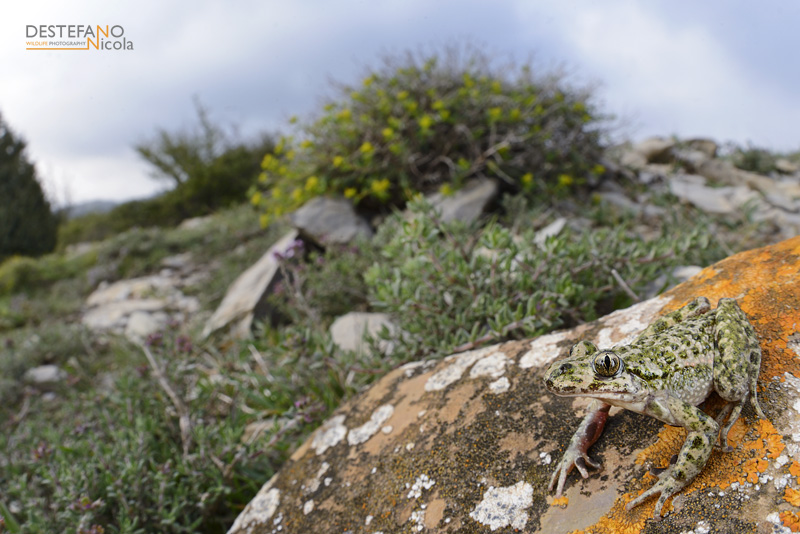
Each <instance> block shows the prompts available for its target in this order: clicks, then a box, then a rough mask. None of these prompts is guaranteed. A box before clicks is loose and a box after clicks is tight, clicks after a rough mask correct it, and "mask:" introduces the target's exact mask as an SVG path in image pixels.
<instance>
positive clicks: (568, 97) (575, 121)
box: [252, 51, 604, 224]
mask: <svg viewBox="0 0 800 534" xmlns="http://www.w3.org/2000/svg"><path fill="white" fill-rule="evenodd" d="M588 98H589V94H588V92H586V91H582V90H576V89H573V88H572V87H569V86H568V85H567V83H566V82H565V81H564V79H563V78H560V77H558V76H553V75H550V76H539V75H535V74H534V73H533V70H532V68H531V67H530V66H529V65H524V66H522V67H520V68H515V67H513V66H512V67H505V68H499V67H495V66H494V65H492V63H491V62H490V61H489V60H488V58H487V57H486V56H484V55H483V54H481V53H479V52H468V53H467V55H466V56H465V57H460V56H459V55H458V53H456V52H453V51H450V52H449V53H447V54H439V55H435V54H434V55H431V56H428V57H421V58H419V57H416V56H414V55H411V54H408V55H406V56H403V57H401V58H393V59H388V60H387V61H386V64H385V65H384V66H383V67H382V68H380V69H376V70H375V71H373V72H372V73H370V74H369V75H368V76H367V77H366V78H365V79H364V80H363V83H362V84H361V85H360V86H359V87H349V86H345V87H342V88H341V90H340V96H339V98H338V99H336V100H334V101H332V102H331V103H329V104H328V105H327V106H325V109H324V112H323V113H322V115H321V117H319V118H318V119H317V120H315V121H313V122H311V123H309V124H307V125H305V126H303V127H302V128H301V130H300V136H299V142H295V141H294V140H293V139H292V138H285V139H283V140H281V142H279V143H278V145H277V146H276V148H275V150H274V151H273V152H272V153H268V154H267V155H266V156H265V158H264V161H263V162H262V168H263V172H262V174H261V175H260V177H259V181H260V185H259V189H258V190H257V191H255V192H254V194H253V195H252V201H253V203H254V204H255V205H258V206H260V207H261V209H262V211H263V212H264V216H263V218H262V220H263V222H264V223H265V224H266V223H267V222H268V221H269V218H270V217H272V216H277V215H281V214H282V213H285V212H287V211H289V210H292V209H295V208H296V207H297V206H299V205H301V204H302V203H303V202H305V201H306V200H307V199H309V198H311V197H313V196H316V195H318V194H320V193H329V194H330V193H336V194H340V195H343V196H345V197H349V198H352V199H353V200H354V201H356V202H357V203H359V206H360V207H361V208H362V209H366V210H370V209H379V208H382V207H385V206H402V205H404V204H405V202H406V201H407V200H409V199H410V198H412V197H413V196H414V195H415V194H417V193H420V192H422V193H427V192H431V191H436V190H441V191H442V192H444V193H445V194H446V193H449V192H451V191H453V190H454V189H457V188H458V187H460V186H461V185H462V184H463V183H464V182H465V181H466V180H468V179H470V178H473V177H482V176H488V177H493V178H496V179H498V180H499V181H500V182H501V183H502V184H503V185H504V187H505V188H506V189H507V190H509V191H524V192H526V193H527V194H529V195H532V196H533V195H542V196H543V195H544V194H548V195H549V194H553V193H567V192H570V191H573V190H574V189H575V188H576V186H579V185H581V184H583V183H585V181H586V180H587V178H590V177H591V176H593V175H597V174H601V173H603V172H604V169H603V168H602V166H599V165H597V161H598V158H599V156H600V154H601V133H602V130H601V129H600V128H599V116H598V115H597V113H596V112H595V110H594V109H593V107H592V105H591V104H590V102H589V100H588Z"/></svg>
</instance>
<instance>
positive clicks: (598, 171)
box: [592, 163, 606, 174]
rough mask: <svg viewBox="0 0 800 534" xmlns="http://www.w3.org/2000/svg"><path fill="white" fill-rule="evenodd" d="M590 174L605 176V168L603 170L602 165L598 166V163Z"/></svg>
mask: <svg viewBox="0 0 800 534" xmlns="http://www.w3.org/2000/svg"><path fill="white" fill-rule="evenodd" d="M592 172H593V173H594V174H605V172H606V168H605V167H604V166H603V165H600V164H599V163H598V164H597V165H595V166H594V167H592Z"/></svg>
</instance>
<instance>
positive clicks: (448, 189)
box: [439, 184, 453, 197]
mask: <svg viewBox="0 0 800 534" xmlns="http://www.w3.org/2000/svg"><path fill="white" fill-rule="evenodd" d="M439 192H440V193H441V194H442V195H444V196H446V197H449V196H450V195H452V194H453V187H452V186H451V185H450V184H442V187H440V188H439Z"/></svg>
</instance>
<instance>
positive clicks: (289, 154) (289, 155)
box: [286, 150, 294, 161]
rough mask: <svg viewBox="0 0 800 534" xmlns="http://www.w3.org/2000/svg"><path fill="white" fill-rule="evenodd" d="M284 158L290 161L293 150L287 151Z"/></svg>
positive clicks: (292, 156)
mask: <svg viewBox="0 0 800 534" xmlns="http://www.w3.org/2000/svg"><path fill="white" fill-rule="evenodd" d="M286 159H288V160H289V161H292V160H293V159H294V150H290V151H289V152H287V153H286Z"/></svg>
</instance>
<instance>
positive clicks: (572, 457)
mask: <svg viewBox="0 0 800 534" xmlns="http://www.w3.org/2000/svg"><path fill="white" fill-rule="evenodd" d="M587 465H588V466H589V467H591V468H593V469H602V468H603V465H602V464H601V463H600V462H595V461H594V460H592V459H591V458H589V455H588V454H586V452H585V451H581V450H579V449H578V448H569V449H567V452H565V453H564V457H563V458H561V461H560V462H558V465H557V466H556V469H555V471H553V476H551V477H550V485H549V486H548V487H547V491H553V487H554V486H555V487H556V497H561V493H562V492H563V491H564V484H565V483H566V482H567V475H569V473H570V471H572V468H573V467H577V468H578V472H579V473H580V474H581V476H582V477H583V478H589V470H588V469H587V468H586V466H587ZM556 481H558V485H556Z"/></svg>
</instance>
